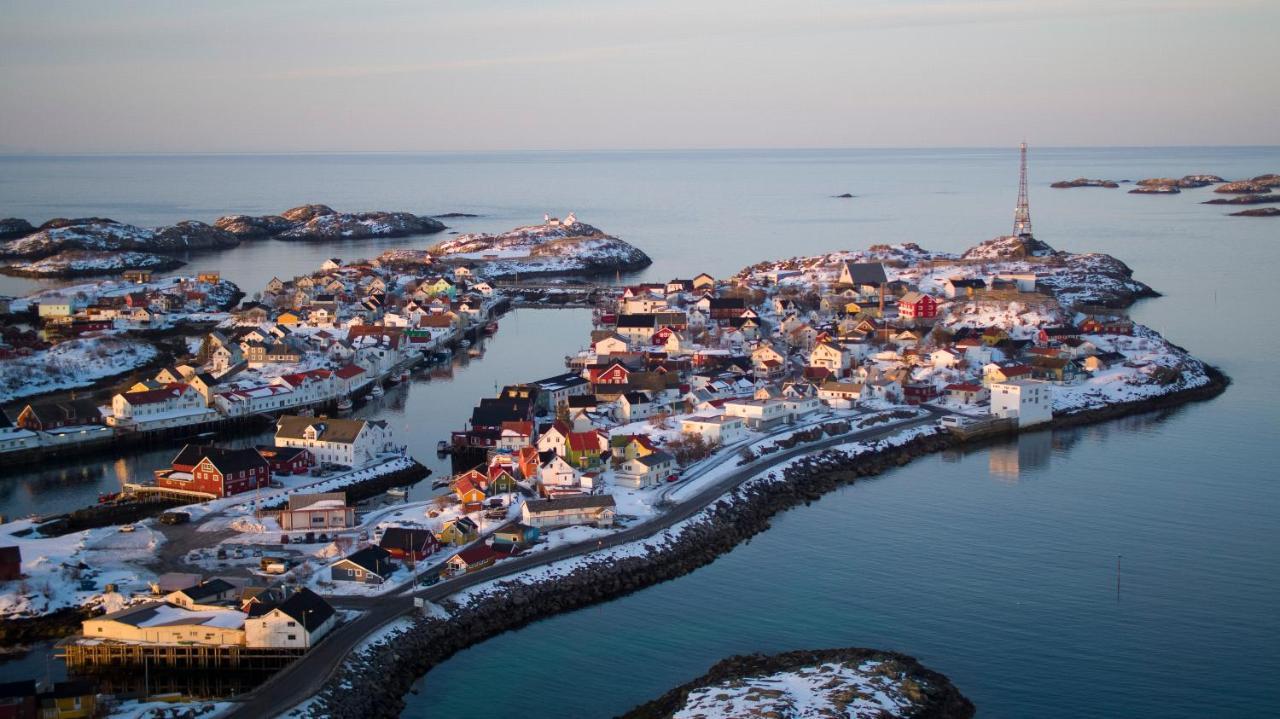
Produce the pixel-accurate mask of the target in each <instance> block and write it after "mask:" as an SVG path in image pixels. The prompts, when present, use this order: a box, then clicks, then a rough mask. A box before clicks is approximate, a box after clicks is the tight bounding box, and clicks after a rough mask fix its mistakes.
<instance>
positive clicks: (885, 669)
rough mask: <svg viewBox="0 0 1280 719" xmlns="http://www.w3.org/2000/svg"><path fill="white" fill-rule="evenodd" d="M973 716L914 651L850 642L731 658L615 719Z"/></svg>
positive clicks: (949, 718) (963, 718) (948, 684)
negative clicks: (910, 653) (842, 645)
mask: <svg viewBox="0 0 1280 719" xmlns="http://www.w3.org/2000/svg"><path fill="white" fill-rule="evenodd" d="M973 715H974V706H973V703H972V702H970V701H969V700H968V699H967V698H965V696H964V695H963V694H961V693H960V691H959V690H958V689H956V687H955V686H954V685H952V683H951V681H950V680H948V679H947V677H945V676H943V675H942V674H939V673H938V672H935V671H932V670H930V669H927V668H925V667H924V666H923V665H921V664H920V662H919V661H917V660H916V659H914V658H913V657H909V656H907V655H905V654H898V653H896V652H886V651H879V650H875V649H863V648H857V647H852V648H844V649H821V650H813V651H794V652H785V653H783V654H774V655H760V654H753V655H743V656H735V657H730V658H728V659H725V660H723V661H721V662H719V663H717V664H716V665H715V666H713V667H711V669H710V670H708V671H707V673H706V674H704V675H702V676H700V677H698V678H697V679H694V680H693V681H691V682H688V683H687V684H682V685H680V686H678V687H676V688H674V689H672V690H671V691H669V692H667V693H666V694H663V695H662V696H661V697H658V698H657V699H654V700H653V701H650V702H646V703H645V704H641V705H640V706H638V707H636V708H634V709H632V710H631V711H629V712H627V713H626V714H623V715H622V716H621V717H620V719H693V718H695V717H700V718H705V719H711V718H712V717H726V718H727V717H734V718H735V719H748V718H750V717H758V718H760V719H763V718H765V717H768V718H769V719H801V718H802V717H820V716H821V717H826V716H831V717H861V716H876V717H886V718H887V717H902V718H904V719H905V718H911V719H926V718H928V719H968V718H969V717H972V716H973Z"/></svg>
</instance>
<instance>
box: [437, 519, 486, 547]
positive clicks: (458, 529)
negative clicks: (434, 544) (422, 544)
mask: <svg viewBox="0 0 1280 719" xmlns="http://www.w3.org/2000/svg"><path fill="white" fill-rule="evenodd" d="M478 536H480V535H479V528H478V527H477V526H476V523H475V522H473V521H471V519H470V518H468V517H459V518H457V519H453V520H450V521H448V522H445V524H444V527H442V528H441V529H440V533H439V534H437V535H436V538H437V539H439V540H440V543H441V544H452V545H453V546H455V547H461V546H462V545H464V544H466V543H468V542H474V541H475V540H476V538H477V537H478Z"/></svg>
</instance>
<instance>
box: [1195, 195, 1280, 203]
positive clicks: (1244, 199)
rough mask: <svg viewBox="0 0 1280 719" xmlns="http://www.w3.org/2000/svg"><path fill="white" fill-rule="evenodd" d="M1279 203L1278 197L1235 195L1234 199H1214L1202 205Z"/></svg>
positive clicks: (1279, 197) (1279, 198) (1279, 196)
mask: <svg viewBox="0 0 1280 719" xmlns="http://www.w3.org/2000/svg"><path fill="white" fill-rule="evenodd" d="M1272 202H1280V195H1236V196H1235V197H1215V198H1213V199H1212V200H1205V201H1204V202H1202V203H1201V204H1203V205H1266V204H1270V203H1272Z"/></svg>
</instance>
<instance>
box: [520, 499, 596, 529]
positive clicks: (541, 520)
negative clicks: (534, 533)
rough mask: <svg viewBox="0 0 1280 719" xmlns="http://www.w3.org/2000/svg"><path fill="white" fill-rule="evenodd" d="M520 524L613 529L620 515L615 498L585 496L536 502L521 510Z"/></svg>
mask: <svg viewBox="0 0 1280 719" xmlns="http://www.w3.org/2000/svg"><path fill="white" fill-rule="evenodd" d="M520 513H521V514H520V516H521V521H522V522H523V523H524V524H527V525H529V526H530V527H536V528H538V529H545V528H547V527H565V526H572V525H578V524H593V525H595V526H597V527H610V526H613V519H614V515H616V514H617V510H616V503H615V502H614V500H613V496H612V495H608V494H605V495H583V496H579V497H561V498H558V499H533V500H529V501H528V502H525V503H524V504H523V505H521V507H520Z"/></svg>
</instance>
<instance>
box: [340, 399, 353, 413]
mask: <svg viewBox="0 0 1280 719" xmlns="http://www.w3.org/2000/svg"><path fill="white" fill-rule="evenodd" d="M354 406H355V404H354V403H353V402H352V401H351V398H350V397H343V398H342V399H340V400H338V411H339V412H350V411H351V408H352V407H354Z"/></svg>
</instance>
